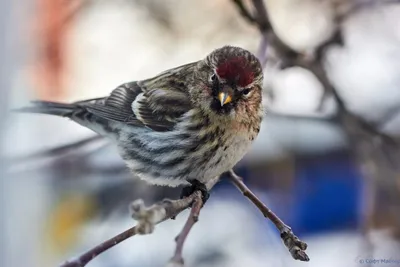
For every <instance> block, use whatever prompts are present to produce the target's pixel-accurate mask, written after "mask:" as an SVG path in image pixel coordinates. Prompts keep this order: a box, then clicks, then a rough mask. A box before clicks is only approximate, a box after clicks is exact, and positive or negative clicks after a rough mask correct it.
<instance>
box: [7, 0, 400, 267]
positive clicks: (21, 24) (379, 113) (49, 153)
mask: <svg viewBox="0 0 400 267" xmlns="http://www.w3.org/2000/svg"><path fill="white" fill-rule="evenodd" d="M234 2H235V1H229V0H201V1H200V0H192V1H185V0H169V1H162V0H129V1H128V0H69V1H64V0H21V1H12V0H3V1H1V2H0V58H1V64H0V92H1V97H0V102H1V103H0V109H1V114H0V115H1V116H0V131H1V132H0V134H1V157H2V160H1V162H0V167H1V168H0V172H1V194H0V196H1V206H0V214H1V218H0V222H1V223H0V227H1V228H0V233H1V236H0V238H1V243H0V244H1V247H0V248H1V259H0V260H1V261H2V262H1V266H5V267H11V266H12V267H20V266H21V267H22V266H24V267H25V266H30V267H36V266H38V267H39V266H40V267H47V266H57V265H58V264H60V263H61V262H63V261H64V260H66V259H68V258H71V257H73V256H76V255H78V254H79V253H81V252H84V251H86V250H87V249H89V248H91V247H93V246H94V245H97V244H98V243H100V242H101V241H103V240H105V239H108V238H110V237H112V236H114V235H115V234H117V233H120V232H122V231H124V230H125V229H127V228H129V227H131V226H132V225H133V224H134V221H133V220H132V219H131V218H130V217H129V213H128V208H127V207H128V204H129V203H130V202H131V201H132V200H134V199H137V198H143V199H144V200H145V201H146V203H148V204H151V203H153V202H155V201H157V200H161V199H163V198H164V197H170V198H172V197H177V196H178V195H179V190H176V189H169V188H161V187H150V186H148V185H146V184H145V183H144V182H140V181H137V180H135V179H133V178H132V176H133V175H132V174H130V173H129V172H128V171H127V169H126V168H125V167H124V164H123V162H122V160H121V159H120V157H119V156H118V154H117V153H116V151H115V149H114V147H113V146H112V145H109V144H108V143H107V141H106V140H103V139H96V140H92V141H91V142H82V143H81V144H80V145H79V146H78V147H75V148H73V149H69V148H68V147H64V148H63V149H56V148H58V147H60V146H65V145H68V144H71V143H74V142H78V141H80V140H83V139H85V138H88V137H91V136H93V133H92V132H91V131H89V130H87V129H84V128H83V127H81V126H79V125H77V124H74V123H73V122H71V121H68V120H66V119H62V118H55V117H51V116H40V115H26V114H22V115H21V114H11V113H9V112H7V110H8V109H10V108H16V107H21V106H24V105H26V104H27V103H28V102H29V100H32V99H38V98H40V99H46V100H57V101H74V100H80V99H85V98H91V97H99V96H105V95H107V94H108V93H109V92H110V91H111V90H112V89H113V88H115V87H116V86H117V85H119V84H121V83H124V82H127V81H132V80H138V79H144V78H148V77H151V76H153V75H156V74H157V73H159V72H161V71H163V70H165V69H168V68H171V67H175V66H178V65H181V64H185V63H187V62H191V61H195V60H198V59H201V58H203V57H205V56H206V55H207V54H208V53H209V52H211V51H212V50H213V49H215V48H218V47H220V46H223V45H226V44H230V45H237V46H241V47H243V48H246V49H248V50H250V51H253V52H254V53H256V54H257V55H263V54H264V51H263V50H260V47H261V48H263V46H264V44H263V41H262V37H261V34H260V32H259V30H258V29H257V27H256V26H255V25H251V24H250V23H248V22H247V21H246V19H244V18H243V17H242V16H241V15H240V12H239V11H238V8H237V6H235V4H234ZM250 2H251V1H244V4H245V5H246V6H249V7H250V9H251V6H252V4H251V3H250ZM396 2H397V1H384V0H376V1H357V0H352V1H351V0H348V1H340V0H265V1H264V3H265V5H266V8H267V11H268V16H269V19H270V22H271V25H272V27H273V30H274V32H275V33H276V35H277V36H278V37H279V38H280V39H281V40H282V41H283V43H284V44H285V45H286V46H288V47H289V48H291V49H292V50H294V51H296V52H297V53H298V54H299V55H301V56H302V57H304V59H305V60H311V61H312V60H314V61H319V62H321V63H322V66H323V70H324V72H325V73H326V74H327V76H328V79H329V82H330V84H331V85H332V86H333V87H334V88H335V91H336V92H337V94H338V95H339V96H340V99H342V100H343V102H344V103H345V106H346V110H347V111H348V113H347V115H345V116H344V119H343V115H342V113H343V110H342V107H341V106H340V105H338V102H337V99H335V98H334V97H332V94H324V87H323V85H322V84H321V82H320V81H319V80H318V79H317V77H316V76H315V73H313V72H311V71H309V70H307V69H305V68H303V67H300V66H299V65H292V66H285V67H283V66H282V64H280V62H279V55H278V58H276V56H275V59H274V60H269V59H268V56H269V51H270V50H271V47H270V46H269V45H267V51H268V53H267V54H266V57H267V60H266V62H265V77H266V79H265V88H264V102H265V105H266V108H267V110H268V112H267V115H266V116H265V119H264V122H263V125H262V130H261V133H260V135H259V137H258V139H257V141H256V143H255V144H254V146H253V149H252V150H251V151H250V153H249V154H248V155H247V156H246V157H245V158H244V159H243V160H242V162H240V164H239V165H238V166H237V171H238V172H239V173H240V174H241V175H242V176H243V177H244V179H245V182H246V183H247V184H248V185H249V187H250V188H251V189H253V190H254V191H255V192H256V193H257V195H259V196H260V197H261V198H262V200H263V201H264V202H265V203H266V204H267V205H268V206H270V207H271V209H272V210H274V211H275V212H276V213H277V214H278V215H279V216H281V218H283V219H284V220H285V222H287V223H288V224H289V225H291V227H292V228H293V230H294V231H295V233H296V234H298V235H299V236H300V237H301V239H303V240H305V241H306V242H307V243H308V244H309V249H308V250H307V251H308V254H309V256H310V258H311V261H310V262H308V263H302V262H296V261H294V260H293V259H291V257H290V255H289V253H288V252H287V250H286V249H285V248H284V246H283V245H282V243H281V241H280V238H279V235H278V233H277V231H276V229H275V228H274V227H273V225H272V224H271V223H269V222H268V221H266V220H265V219H264V218H263V217H262V216H261V214H260V213H259V212H258V211H257V210H256V209H255V208H254V207H253V206H252V205H251V204H250V203H249V202H248V201H247V200H246V199H244V198H243V197H242V196H241V195H240V194H239V193H238V192H237V191H236V189H235V188H233V186H232V185H230V184H229V183H227V182H221V183H219V184H218V185H217V186H216V187H215V188H214V189H213V192H212V196H211V198H210V200H209V202H207V205H206V206H205V208H204V209H203V210H202V212H201V216H200V221H199V223H198V224H197V225H196V226H195V228H194V229H193V231H192V232H191V234H190V236H189V238H188V241H187V244H186V246H185V248H184V258H185V261H186V264H187V266H204V267H205V266H207V267H211V266H214V267H225V266H226V267H228V266H229V267H235V266H238V267H239V266H254V267H257V266H263V267H265V266H274V267H277V266H310V267H311V266H313V267H314V266H315V267H320V266H327V267H328V266H341V267H352V266H362V265H363V266H364V265H365V266H372V265H373V266H400V254H399V251H400V244H399V239H400V173H399V170H400V168H399V167H400V162H399V161H398V159H399V158H398V157H396V156H394V155H399V154H398V153H399V150H398V147H396V145H395V144H393V143H389V145H388V144H387V143H386V138H381V136H380V134H382V133H383V134H387V135H388V136H389V137H390V138H396V136H398V135H400V112H397V111H400V4H398V3H396ZM348 4H354V5H352V6H350V7H349V6H348ZM251 10H252V9H251ZM337 33H339V34H340V37H341V41H340V42H333V41H332V42H331V41H330V40H333V39H334V37H335V36H336V34H337ZM321 47H323V49H320V48H321ZM263 63H264V62H263ZM321 100H322V101H321ZM349 114H351V115H354V116H357V121H359V120H361V121H365V122H367V123H368V124H369V125H372V126H373V128H374V129H375V130H376V131H377V133H375V134H372V133H371V131H369V130H368V127H365V128H364V127H359V126H358V124H357V123H354V122H353V121H352V120H348V119H347V118H348V116H349ZM337 115H339V116H337ZM346 116H347V117H346ZM350 117H351V116H350ZM353 128H355V129H353ZM372 132H373V131H372ZM186 215H187V212H185V213H183V214H181V215H179V216H178V217H177V219H176V220H175V221H172V220H170V221H167V222H165V223H162V224H160V225H159V226H157V228H156V231H155V233H154V234H152V235H150V236H140V237H134V238H131V239H129V240H127V241H125V242H123V243H122V244H120V245H118V246H116V247H114V248H112V249H111V250H109V251H107V252H106V253H104V254H102V255H101V256H99V257H98V258H96V259H95V260H93V261H92V262H91V263H89V264H88V266H90V267H103V266H104V267H108V266H110V267H111V266H112V267H117V266H118V267H124V266H130V267H133V266H141V267H145V266H149V267H150V266H151V267H153V266H154V267H157V266H164V265H165V264H166V262H167V261H168V259H169V258H170V257H171V256H172V253H173V250H174V237H175V235H176V234H178V232H179V231H180V229H181V227H182V226H183V224H184V221H185V219H186ZM373 259H376V260H378V262H372V261H369V260H373ZM385 259H386V260H392V261H391V262H389V263H388V262H386V263H383V262H380V260H385Z"/></svg>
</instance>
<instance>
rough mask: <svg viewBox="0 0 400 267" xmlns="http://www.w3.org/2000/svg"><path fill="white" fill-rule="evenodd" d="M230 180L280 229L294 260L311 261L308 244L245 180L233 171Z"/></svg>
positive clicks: (229, 174)
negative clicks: (295, 233)
mask: <svg viewBox="0 0 400 267" xmlns="http://www.w3.org/2000/svg"><path fill="white" fill-rule="evenodd" d="M228 177H229V180H230V181H231V182H232V183H233V184H234V185H235V186H236V187H237V188H238V189H239V191H240V192H242V194H243V195H244V196H245V197H247V198H248V199H249V200H250V201H251V202H252V203H253V204H254V205H256V207H257V208H258V209H259V210H260V211H261V213H262V214H263V215H264V217H265V218H268V219H269V220H271V221H272V223H273V224H274V225H275V226H276V228H278V230H279V232H280V233H281V238H282V241H283V243H284V244H285V246H286V247H287V248H288V250H289V252H290V254H291V255H292V257H293V259H295V260H300V261H309V260H310V258H309V257H308V255H307V254H306V252H305V250H306V249H307V244H306V243H305V242H303V241H301V240H300V239H299V238H298V237H297V236H295V235H294V233H293V231H292V229H291V228H290V227H289V226H288V225H286V224H285V223H284V222H283V221H282V220H281V219H280V218H279V217H278V216H277V215H276V214H275V213H274V212H272V211H271V210H270V209H269V208H268V207H267V206H266V205H265V204H264V203H263V202H262V201H261V200H260V199H259V198H258V197H257V196H256V195H255V194H254V193H253V192H252V191H251V190H250V189H249V188H248V187H247V186H246V185H245V184H244V183H243V179H242V178H241V177H240V176H238V175H237V174H236V173H235V172H234V171H233V170H230V171H229V172H228Z"/></svg>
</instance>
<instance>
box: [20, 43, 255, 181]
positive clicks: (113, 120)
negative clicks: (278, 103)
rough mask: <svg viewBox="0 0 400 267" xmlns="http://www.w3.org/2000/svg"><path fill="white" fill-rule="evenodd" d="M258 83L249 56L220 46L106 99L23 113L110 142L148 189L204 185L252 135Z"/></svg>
mask: <svg viewBox="0 0 400 267" xmlns="http://www.w3.org/2000/svg"><path fill="white" fill-rule="evenodd" d="M262 79H263V76H262V70H261V66H260V63H259V61H258V60H257V58H256V57H255V56H254V55H253V54H251V53H250V52H248V51H246V50H244V49H241V48H238V47H231V46H225V47H222V48H220V49H217V50H215V51H213V52H212V53H211V54H209V55H208V56H207V57H206V58H205V59H203V60H200V61H197V62H193V63H189V64H186V65H183V66H180V67H177V68H174V69H170V70H167V71H165V72H163V73H161V74H159V75H157V76H155V77H153V78H151V79H147V80H143V81H135V82H129V83H125V84H123V85H121V86H119V87H117V88H116V89H115V90H113V91H112V92H111V94H110V96H108V97H104V98H98V99H91V100H86V101H80V102H75V103H72V104H63V103H53V102H46V101H37V102H33V104H34V105H33V106H31V107H26V108H23V109H21V110H22V111H27V112H35V113H45V114H51V115H58V116H63V117H68V118H70V119H72V120H73V121H75V122H77V123H79V124H81V125H83V126H85V127H88V128H90V129H92V130H93V131H95V132H97V133H99V134H102V135H106V136H108V137H110V138H111V139H113V140H114V141H115V142H116V144H117V146H118V148H119V151H120V154H121V156H122V157H123V159H124V160H125V161H126V163H127V165H128V167H129V168H130V169H131V170H132V172H133V173H134V174H135V175H137V176H138V177H140V178H141V179H144V180H146V181H148V182H150V183H153V184H158V185H168V186H178V185H181V184H187V183H188V182H187V181H190V180H198V181H200V182H202V183H205V182H207V180H208V179H211V178H213V177H215V176H217V175H220V174H222V173H223V172H225V171H228V170H229V169H231V168H232V167H233V166H234V165H235V164H236V163H237V162H238V161H239V160H240V159H241V158H242V157H243V156H244V154H245V153H246V152H247V150H248V148H249V146H250V144H251V143H252V141H253V140H254V138H255V137H256V136H257V134H258V132H259V128H260V123H261V119H262V105H261V85H262ZM222 98H223V100H222Z"/></svg>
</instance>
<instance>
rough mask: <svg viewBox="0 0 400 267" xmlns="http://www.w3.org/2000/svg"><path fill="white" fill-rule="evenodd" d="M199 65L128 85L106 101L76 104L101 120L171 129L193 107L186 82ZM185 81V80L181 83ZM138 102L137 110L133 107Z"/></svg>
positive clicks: (104, 99) (156, 128)
mask: <svg viewBox="0 0 400 267" xmlns="http://www.w3.org/2000/svg"><path fill="white" fill-rule="evenodd" d="M195 65H196V62H194V63H190V64H186V65H183V66H179V67H177V68H174V69H171V70H168V71H166V72H163V73H161V74H159V75H157V76H155V77H153V78H151V79H147V80H144V81H138V82H130V83H125V84H123V85H121V86H119V87H117V88H116V89H114V90H113V91H112V92H111V94H110V96H108V97H106V98H99V99H94V100H91V101H82V102H77V104H79V105H80V106H83V107H85V108H86V109H87V111H88V112H90V113H92V114H94V115H96V116H99V117H101V118H104V119H107V120H112V121H117V122H123V123H126V124H130V125H135V126H141V127H148V128H151V129H153V130H155V131H169V130H172V129H173V128H174V126H175V124H176V123H177V122H178V121H179V119H180V118H181V117H182V115H183V114H185V113H186V112H187V111H189V110H190V109H191V108H192V104H191V102H190V99H189V94H188V89H187V80H186V79H190V78H191V77H192V76H191V75H190V73H191V72H193V68H194V66H195ZM182 78H183V79H185V80H182ZM135 102H136V103H135ZM134 103H135V107H137V108H136V109H135V110H133V107H132V104H134Z"/></svg>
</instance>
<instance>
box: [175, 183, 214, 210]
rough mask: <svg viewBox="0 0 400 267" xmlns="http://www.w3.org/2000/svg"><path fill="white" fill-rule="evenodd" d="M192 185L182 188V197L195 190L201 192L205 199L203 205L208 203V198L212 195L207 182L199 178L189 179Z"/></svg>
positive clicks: (202, 197)
mask: <svg viewBox="0 0 400 267" xmlns="http://www.w3.org/2000/svg"><path fill="white" fill-rule="evenodd" d="M188 182H189V183H190V184H191V185H188V186H185V187H184V188H182V192H181V198H185V197H188V196H190V195H191V194H193V193H194V192H195V191H200V192H201V199H202V200H203V205H204V204H206V202H207V200H208V198H209V197H210V193H209V192H208V190H207V187H206V185H205V184H203V183H202V182H200V181H199V180H196V179H195V180H188Z"/></svg>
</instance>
